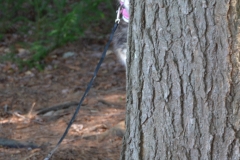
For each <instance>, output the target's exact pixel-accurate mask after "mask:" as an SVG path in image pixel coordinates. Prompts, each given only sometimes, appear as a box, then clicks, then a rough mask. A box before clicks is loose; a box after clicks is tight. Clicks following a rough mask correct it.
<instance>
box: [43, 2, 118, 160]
mask: <svg viewBox="0 0 240 160" xmlns="http://www.w3.org/2000/svg"><path fill="white" fill-rule="evenodd" d="M122 6H123V5H122V4H121V5H120V6H119V8H118V10H117V18H116V20H115V24H114V26H113V28H112V32H111V35H110V37H109V40H108V43H107V44H106V46H105V48H104V50H103V53H102V57H101V59H100V60H99V62H98V64H97V67H96V68H95V71H94V74H93V77H92V79H91V80H90V82H89V83H88V86H87V89H86V90H85V92H84V94H83V96H82V98H81V100H80V102H79V104H78V106H77V108H76V110H75V112H74V114H73V116H72V118H71V120H70V121H69V123H68V126H67V128H66V129H65V132H64V133H63V135H62V137H61V138H60V140H59V141H58V143H57V145H56V146H55V147H54V149H53V150H52V151H51V152H50V153H49V154H48V155H47V157H45V158H44V160H50V158H51V157H52V155H53V154H54V152H55V151H56V150H57V149H58V147H59V146H60V144H61V143H62V141H63V139H64V138H65V137H66V135H67V133H68V131H69V129H70V127H71V125H72V124H73V122H74V120H75V118H76V116H77V114H78V112H79V110H80V107H81V105H82V102H83V100H84V98H85V97H86V96H87V94H88V92H89V90H90V88H91V87H92V84H93V81H94V79H95V78H96V76H97V73H98V70H99V69H100V66H101V64H102V62H103V60H104V58H105V56H106V52H107V50H108V48H109V45H110V43H111V42H112V39H113V35H114V33H115V31H116V29H117V27H118V24H119V23H120V16H121V14H122Z"/></svg>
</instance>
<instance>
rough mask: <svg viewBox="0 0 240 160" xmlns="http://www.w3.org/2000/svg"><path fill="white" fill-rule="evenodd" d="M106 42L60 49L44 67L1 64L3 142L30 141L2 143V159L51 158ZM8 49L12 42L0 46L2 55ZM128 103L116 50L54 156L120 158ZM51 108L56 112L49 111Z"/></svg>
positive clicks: (81, 159)
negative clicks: (16, 144) (28, 67)
mask: <svg viewBox="0 0 240 160" xmlns="http://www.w3.org/2000/svg"><path fill="white" fill-rule="evenodd" d="M105 43H106V40H104V39H101V40H95V39H90V38H89V39H81V40H79V41H77V42H74V43H71V44H67V45H65V46H63V47H61V48H58V49H56V50H54V51H53V52H51V53H50V54H49V55H48V56H47V58H46V59H45V62H46V67H45V69H44V70H43V71H39V70H37V69H34V68H33V69H27V70H26V69H25V70H24V71H20V70H19V69H18V67H17V66H16V65H15V64H13V63H7V62H5V63H2V64H0V141H1V139H2V140H7V141H9V143H11V142H12V140H16V141H17V143H20V144H24V145H26V146H25V147H23V148H16V147H13V148H11V145H9V146H8V147H7V145H6V146H4V144H0V159H1V160H3V159H4V160H20V159H21V160H23V159H24V160H38V159H44V157H46V156H47V154H48V153H49V152H50V151H51V149H53V148H54V146H55V145H56V144H57V142H58V140H59V139H60V137H61V136H62V134H63V132H64V130H65V128H66V126H67V124H68V123H69V120H70V118H71V117H72V115H73V113H74V110H75V108H76V106H77V105H76V104H77V103H78V102H79V100H80V98H81V96H82V95H83V93H84V91H85V89H86V87H87V84H88V82H89V80H90V79H91V76H92V75H93V71H94V69H95V66H96V64H97V62H98V60H99V59H100V56H101V52H102V50H103V47H104V44H105ZM7 51H8V46H5V45H2V46H0V54H3V53H5V52H7ZM18 52H19V54H20V52H24V49H22V50H21V48H20V49H19V50H18ZM22 54H24V53H22ZM125 101H126V100H125V70H124V67H123V66H121V64H120V63H118V60H117V59H116V56H115V55H114V54H109V55H108V56H107V57H106V59H105V60H104V63H103V64H102V66H101V69H100V71H99V73H98V76H97V78H96V79H95V82H94V85H93V87H92V89H91V90H90V93H89V94H88V96H87V97H86V99H85V101H84V104H83V106H82V107H81V110H80V112H79V114H78V115H77V118H76V120H75V121H74V124H73V125H72V127H71V128H70V131H69V133H68V135H67V136H66V138H65V139H64V140H63V142H62V144H61V145H60V147H59V148H58V150H57V151H56V152H55V154H54V155H53V157H52V158H51V159H52V160H61V159H63V160H64V159H68V160H71V159H72V160H75V159H77V160H115V159H119V156H120V150H121V143H122V142H121V139H122V136H123V133H124V119H125ZM46 108H51V109H52V110H49V111H44V110H43V109H46ZM14 143H15V141H14V142H13V144H14ZM34 147H37V148H34Z"/></svg>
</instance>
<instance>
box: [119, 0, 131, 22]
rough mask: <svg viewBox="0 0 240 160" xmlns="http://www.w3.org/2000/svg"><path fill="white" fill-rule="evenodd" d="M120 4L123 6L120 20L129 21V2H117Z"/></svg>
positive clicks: (127, 0)
mask: <svg viewBox="0 0 240 160" xmlns="http://www.w3.org/2000/svg"><path fill="white" fill-rule="evenodd" d="M119 1H120V4H121V5H123V8H122V18H123V20H124V21H126V22H128V21H129V0H119Z"/></svg>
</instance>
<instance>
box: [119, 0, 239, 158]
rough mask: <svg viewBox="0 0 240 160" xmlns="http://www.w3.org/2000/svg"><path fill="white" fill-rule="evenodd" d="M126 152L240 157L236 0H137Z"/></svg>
mask: <svg viewBox="0 0 240 160" xmlns="http://www.w3.org/2000/svg"><path fill="white" fill-rule="evenodd" d="M131 6H132V8H131V12H130V15H131V20H130V27H129V37H128V39H129V41H128V44H129V48H128V49H129V55H128V59H127V63H128V64H129V66H128V72H127V118H126V125H127V131H126V135H125V139H124V142H123V149H122V155H121V159H136V160H140V159H150V160H153V159H181V160H184V159H221V160H224V159H239V158H240V151H239V147H240V143H239V138H240V110H239V107H240V83H239V82H240V70H239V65H240V63H239V58H240V57H239V50H238V49H239V43H240V42H239V26H238V23H239V16H240V12H239V6H240V2H239V1H237V0H231V1H230V0H228V1H226V0H212V1H205V0H202V1H198V0H192V1H187V0H158V1H152V0H131Z"/></svg>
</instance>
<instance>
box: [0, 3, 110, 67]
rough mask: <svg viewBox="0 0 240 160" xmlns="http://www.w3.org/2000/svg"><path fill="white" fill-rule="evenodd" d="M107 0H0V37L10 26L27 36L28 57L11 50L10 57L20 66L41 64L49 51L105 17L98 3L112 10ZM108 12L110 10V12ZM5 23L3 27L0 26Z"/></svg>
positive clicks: (79, 34) (77, 35) (77, 36)
mask: <svg viewBox="0 0 240 160" xmlns="http://www.w3.org/2000/svg"><path fill="white" fill-rule="evenodd" d="M111 2H112V1H110V0H79V1H77V0H75V1H73V0H72V1H69V0H50V1H49V0H17V1H16V0H8V1H6V0H0V28H2V29H0V38H1V39H3V37H4V34H5V33H6V31H7V30H8V29H9V26H10V28H11V27H13V28H14V27H15V26H16V29H17V32H18V34H20V35H22V36H25V37H26V36H27V37H28V39H29V40H28V41H27V42H25V43H27V44H26V46H29V48H28V49H29V50H30V52H31V56H30V58H28V59H27V60H26V59H25V60H21V59H18V60H17V57H14V56H13V54H11V56H9V57H11V58H12V60H14V61H18V62H19V61H21V63H19V64H20V65H22V66H25V65H26V66H28V67H37V68H39V69H41V68H43V66H44V63H43V60H44V58H45V57H46V56H47V55H48V53H49V52H51V51H52V50H54V49H55V48H57V47H60V46H62V45H64V44H66V43H68V42H72V41H75V40H76V39H79V37H81V36H83V35H84V31H85V30H86V29H89V27H90V26H91V27H92V26H95V25H98V24H99V22H100V21H101V20H103V19H104V18H105V14H104V13H103V11H101V10H100V9H99V6H100V5H101V4H102V3H104V4H107V5H106V6H107V9H108V10H109V11H110V12H113V7H112V4H111ZM110 15H111V14H110ZM1 26H5V27H1Z"/></svg>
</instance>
